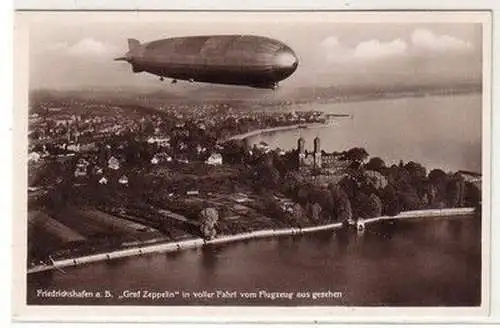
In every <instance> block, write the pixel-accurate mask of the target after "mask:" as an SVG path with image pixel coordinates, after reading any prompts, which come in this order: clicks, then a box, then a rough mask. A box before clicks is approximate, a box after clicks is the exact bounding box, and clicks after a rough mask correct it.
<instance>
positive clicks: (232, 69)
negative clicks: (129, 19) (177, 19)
mask: <svg viewBox="0 0 500 328" xmlns="http://www.w3.org/2000/svg"><path fill="white" fill-rule="evenodd" d="M129 44H131V43H130V42H129ZM123 59H125V60H127V61H128V62H130V63H131V64H132V66H133V70H134V72H149V73H152V74H155V75H158V76H161V77H169V78H172V79H177V80H189V81H198V82H209V83H221V84H235V85H248V86H252V87H273V86H275V85H276V84H277V82H279V81H282V80H284V79H286V78H287V77H289V76H290V75H292V74H293V72H294V71H295V70H296V68H297V66H298V60H297V57H296V55H295V53H294V52H293V50H292V49H291V48H290V47H288V46H287V45H285V44H284V43H282V42H280V41H277V40H274V39H270V38H265V37H259V36H251V35H222V36H195V37H183V38H170V39H163V40H158V41H153V42H149V43H145V44H138V41H136V42H132V46H131V47H130V51H129V52H128V53H127V55H126V56H125V57H123Z"/></svg>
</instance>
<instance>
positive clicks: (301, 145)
mask: <svg viewBox="0 0 500 328" xmlns="http://www.w3.org/2000/svg"><path fill="white" fill-rule="evenodd" d="M297 150H298V151H297V153H298V158H297V161H298V167H299V169H327V170H338V169H342V168H345V167H347V166H348V165H349V161H346V160H343V159H341V158H340V155H339V154H336V153H326V152H324V151H322V150H321V140H320V138H319V137H316V138H314V148H313V151H312V152H308V151H307V150H306V142H305V140H304V138H299V140H298V141H297Z"/></svg>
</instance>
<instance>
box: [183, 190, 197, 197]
mask: <svg viewBox="0 0 500 328" xmlns="http://www.w3.org/2000/svg"><path fill="white" fill-rule="evenodd" d="M199 194H200V192H199V191H198V190H189V191H186V195H188V196H197V195H199Z"/></svg>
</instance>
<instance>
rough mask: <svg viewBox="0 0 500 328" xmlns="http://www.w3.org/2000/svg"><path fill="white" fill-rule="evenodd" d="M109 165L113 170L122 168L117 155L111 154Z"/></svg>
mask: <svg viewBox="0 0 500 328" xmlns="http://www.w3.org/2000/svg"><path fill="white" fill-rule="evenodd" d="M108 167H109V168H110V169H112V170H119V169H120V161H119V160H118V159H117V158H116V157H114V156H111V157H110V158H109V160H108Z"/></svg>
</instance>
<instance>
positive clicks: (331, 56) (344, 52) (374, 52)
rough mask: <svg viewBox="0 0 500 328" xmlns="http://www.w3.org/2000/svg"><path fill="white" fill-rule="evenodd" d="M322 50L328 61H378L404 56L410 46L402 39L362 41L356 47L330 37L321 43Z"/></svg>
mask: <svg viewBox="0 0 500 328" xmlns="http://www.w3.org/2000/svg"><path fill="white" fill-rule="evenodd" d="M321 48H322V50H323V52H324V54H325V57H326V59H327V60H328V61H334V62H335V61H336V62H339V61H343V62H346V61H352V60H357V59H363V60H366V59H378V58H381V57H390V56H397V55H404V54H405V53H406V51H407V48H408V45H407V43H406V42H405V41H403V40H401V39H396V40H393V41H389V42H382V41H380V40H377V39H373V40H368V41H362V42H360V43H359V44H357V45H356V46H355V47H348V46H346V45H344V44H342V43H341V42H340V41H339V39H338V38H337V37H335V36H329V37H327V38H326V39H324V40H323V41H322V42H321Z"/></svg>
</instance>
